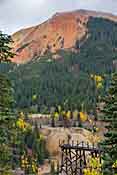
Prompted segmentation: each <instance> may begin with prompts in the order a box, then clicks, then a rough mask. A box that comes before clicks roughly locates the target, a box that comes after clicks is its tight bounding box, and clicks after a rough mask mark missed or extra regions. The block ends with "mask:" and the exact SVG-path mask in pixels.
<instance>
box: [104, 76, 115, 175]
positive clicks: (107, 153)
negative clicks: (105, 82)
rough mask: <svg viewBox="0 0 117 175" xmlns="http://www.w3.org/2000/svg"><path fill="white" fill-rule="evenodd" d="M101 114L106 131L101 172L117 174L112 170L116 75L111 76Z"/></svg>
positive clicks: (109, 174)
mask: <svg viewBox="0 0 117 175" xmlns="http://www.w3.org/2000/svg"><path fill="white" fill-rule="evenodd" d="M103 112H104V121H105V122H106V129H107V132H106V133H105V140H104V141H103V142H102V143H101V145H102V148H103V150H104V154H103V160H104V165H103V172H104V175H111V174H114V173H117V169H115V170H113V168H112V167H113V164H114V163H115V162H116V160H117V73H115V74H114V75H113V79H112V83H111V87H110V89H109V94H108V96H107V97H106V98H105V107H104V110H103Z"/></svg>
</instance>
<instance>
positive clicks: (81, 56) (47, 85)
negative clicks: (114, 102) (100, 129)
mask: <svg viewBox="0 0 117 175" xmlns="http://www.w3.org/2000/svg"><path fill="white" fill-rule="evenodd" d="M87 27H88V33H87V35H88V39H87V40H86V39H85V38H83V39H82V41H77V42H76V45H75V47H76V48H77V49H80V52H79V53H73V52H71V51H64V50H60V51H58V53H59V54H60V55H61V57H62V59H60V60H53V59H52V55H51V53H48V54H47V55H45V56H43V57H42V58H41V59H39V60H34V61H32V62H30V63H27V64H24V65H19V66H17V65H14V64H12V63H11V64H1V65H0V72H2V73H6V74H7V75H8V77H9V78H10V79H11V80H12V83H13V87H14V92H15V100H16V104H15V105H16V107H17V108H22V109H24V108H28V109H30V110H31V111H33V112H44V113H45V112H48V111H49V110H50V108H51V107H52V106H55V107H56V106H58V105H61V106H63V107H64V108H65V109H67V108H69V109H76V108H77V109H79V110H81V108H83V110H86V111H88V112H92V109H93V112H94V111H95V107H96V102H97V101H99V100H100V97H101V96H103V95H104V94H105V93H106V90H107V89H108V87H109V84H110V78H111V73H112V72H113V69H114V67H115V65H114V64H113V62H114V60H116V58H117V23H115V22H112V21H109V20H106V19H102V18H90V20H89V22H88V24H87ZM96 76H97V77H98V78H100V77H101V80H100V81H99V82H96V81H97V80H94V79H95V77H96Z"/></svg>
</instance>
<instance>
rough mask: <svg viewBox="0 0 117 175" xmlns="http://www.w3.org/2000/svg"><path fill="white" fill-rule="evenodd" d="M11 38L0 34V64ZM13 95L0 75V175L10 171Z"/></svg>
mask: <svg viewBox="0 0 117 175" xmlns="http://www.w3.org/2000/svg"><path fill="white" fill-rule="evenodd" d="M11 41H12V40H11V37H10V36H8V35H5V34H2V32H0V63H1V62H7V61H9V57H12V56H13V53H12V52H11V47H9V44H10V43H11ZM12 112H13V95H12V87H11V83H10V81H9V80H8V79H7V77H6V76H4V75H1V74H0V174H2V175H7V174H10V172H9V171H10V170H11V169H12V162H11V161H12V157H13V156H12V154H13V150H12V144H13V138H14V133H15V132H14V129H15V127H14V123H15V122H14V120H15V118H14V116H13V113H12Z"/></svg>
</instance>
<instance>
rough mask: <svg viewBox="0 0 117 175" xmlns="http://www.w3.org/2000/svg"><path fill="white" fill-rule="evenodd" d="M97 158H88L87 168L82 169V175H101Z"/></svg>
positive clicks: (100, 165)
mask: <svg viewBox="0 0 117 175" xmlns="http://www.w3.org/2000/svg"><path fill="white" fill-rule="evenodd" d="M101 167H102V164H101V163H100V160H99V158H89V168H86V169H84V175H103V174H102V173H101V171H100V170H101Z"/></svg>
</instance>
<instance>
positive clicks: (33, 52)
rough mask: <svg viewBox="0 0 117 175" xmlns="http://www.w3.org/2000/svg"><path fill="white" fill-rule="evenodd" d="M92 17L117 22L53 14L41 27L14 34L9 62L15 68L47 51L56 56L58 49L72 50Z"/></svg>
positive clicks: (88, 14) (82, 13)
mask: <svg viewBox="0 0 117 175" xmlns="http://www.w3.org/2000/svg"><path fill="white" fill-rule="evenodd" d="M91 16H92V17H103V18H106V19H109V20H112V21H117V16H114V15H112V14H108V13H101V12H95V11H86V10H77V11H73V12H63V13H56V14H55V15H54V16H52V18H50V19H49V20H47V21H46V22H44V23H42V24H40V25H37V26H34V27H31V28H27V29H22V30H20V31H18V32H16V33H15V34H13V36H12V38H13V40H14V44H13V48H14V49H13V50H14V52H16V56H15V57H14V58H13V59H12V61H13V62H15V63H18V64H20V63H26V62H28V61H30V60H32V59H33V58H39V57H40V56H41V55H44V54H45V53H47V52H48V51H50V52H51V53H53V54H54V55H55V56H56V51H57V50H60V49H72V50H75V49H74V46H75V43H76V41H78V40H79V41H80V40H81V39H82V37H84V36H87V32H88V29H87V22H88V20H89V18H90V17H91ZM75 51H78V50H75ZM54 58H56V57H54Z"/></svg>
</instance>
